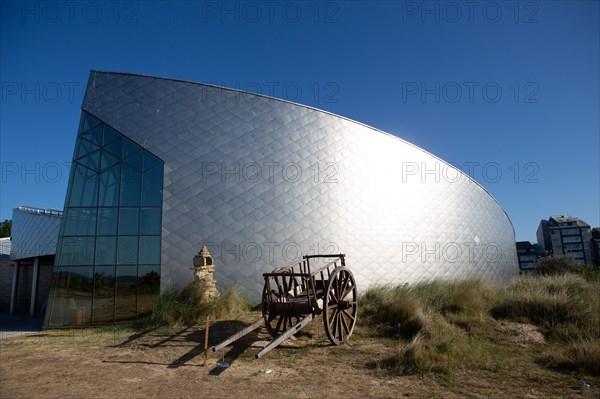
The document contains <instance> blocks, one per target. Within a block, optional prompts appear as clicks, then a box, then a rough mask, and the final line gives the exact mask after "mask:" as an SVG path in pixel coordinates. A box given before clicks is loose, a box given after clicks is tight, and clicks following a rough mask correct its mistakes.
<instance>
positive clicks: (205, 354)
mask: <svg viewBox="0 0 600 399" xmlns="http://www.w3.org/2000/svg"><path fill="white" fill-rule="evenodd" d="M209 320H210V316H209V315H207V316H206V329H205V330H204V366H206V361H207V359H208V322H209Z"/></svg>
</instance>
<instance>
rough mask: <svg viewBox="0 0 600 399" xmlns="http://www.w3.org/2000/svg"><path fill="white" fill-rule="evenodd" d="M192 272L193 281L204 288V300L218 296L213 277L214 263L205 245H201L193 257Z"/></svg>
mask: <svg viewBox="0 0 600 399" xmlns="http://www.w3.org/2000/svg"><path fill="white" fill-rule="evenodd" d="M192 270H193V271H194V280H196V281H198V282H200V284H201V285H202V287H203V288H204V299H205V300H208V299H212V298H214V297H217V296H219V291H217V281H216V280H215V278H214V276H213V273H214V272H215V262H214V259H213V257H212V256H211V255H210V252H208V248H206V245H203V246H202V249H201V250H200V252H198V254H197V255H196V256H195V257H194V267H193V268H192Z"/></svg>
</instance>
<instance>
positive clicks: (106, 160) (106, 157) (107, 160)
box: [100, 151, 121, 171]
mask: <svg viewBox="0 0 600 399" xmlns="http://www.w3.org/2000/svg"><path fill="white" fill-rule="evenodd" d="M100 161H101V164H100V167H101V170H102V171H104V170H106V169H108V168H110V167H111V166H114V165H116V164H117V163H119V162H120V161H121V160H120V159H119V158H117V157H115V156H113V155H111V154H110V153H109V152H108V151H102V156H101V159H100Z"/></svg>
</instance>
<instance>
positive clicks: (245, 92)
mask: <svg viewBox="0 0 600 399" xmlns="http://www.w3.org/2000/svg"><path fill="white" fill-rule="evenodd" d="M95 72H98V73H105V74H111V75H127V76H139V77H143V78H152V79H162V80H169V81H172V82H181V83H189V84H194V85H199V86H205V87H213V88H216V89H220V90H227V91H232V92H235V93H242V94H248V95H252V96H256V97H263V98H266V99H269V100H274V101H280V102H282V103H286V104H291V105H294V106H297V107H303V108H306V109H309V110H312V111H317V112H321V113H324V114H327V115H331V116H334V117H336V118H340V119H344V120H347V121H349V122H352V123H356V124H358V125H361V126H364V127H366V128H368V129H371V130H374V131H376V132H378V133H381V134H384V135H386V136H389V137H392V138H394V139H396V140H400V141H402V142H403V143H405V144H408V145H410V146H411V147H414V148H416V149H418V150H420V151H423V152H424V153H426V154H428V155H430V156H432V157H433V158H435V159H437V160H438V161H440V162H442V163H444V164H445V165H448V166H451V167H453V168H455V169H457V168H456V167H455V166H453V165H451V164H449V163H448V162H446V161H444V160H443V159H441V158H440V157H438V156H436V155H434V154H432V153H430V152H429V151H427V150H425V149H423V148H421V147H419V146H418V145H415V144H413V143H411V142H410V141H406V140H404V139H403V138H401V137H398V136H395V135H393V134H391V133H388V132H385V131H383V130H381V129H378V128H376V127H373V126H370V125H367V124H366V123H363V122H359V121H356V120H354V119H351V118H348V117H346V116H343V115H338V114H334V113H333V112H329V111H325V110H322V109H320V108H316V107H311V106H309V105H305V104H300V103H296V102H294V101H289V100H284V99H281V98H277V97H272V96H267V95H265V94H259V93H252V92H250V91H245V90H239V89H233V88H230V87H225V86H219V85H215V84H209V83H200V82H193V81H191V80H185V79H173V78H165V77H162V76H153V75H146V74H142V73H131V72H112V71H102V70H98V69H91V70H90V78H91V74H92V73H95ZM457 170H458V171H459V172H460V173H461V174H463V175H464V176H466V177H467V178H468V179H469V180H470V181H471V182H472V183H474V184H476V185H477V186H478V187H479V188H480V189H482V190H483V191H484V192H485V193H486V194H487V195H489V196H490V197H491V198H492V199H493V200H494V202H496V204H498V207H500V209H501V210H502V212H504V215H505V216H506V219H508V222H509V223H510V227H511V228H512V229H513V235H514V234H515V227H514V226H513V224H512V221H511V220H510V217H509V216H508V213H507V212H506V210H505V209H504V208H503V207H502V205H501V204H500V202H499V201H498V200H497V199H496V198H495V197H494V196H493V195H492V194H491V193H490V192H489V191H488V190H487V189H486V188H485V187H483V186H482V185H481V184H480V183H479V182H478V181H477V180H475V179H473V178H472V177H471V176H469V175H468V174H466V173H464V172H463V171H462V170H460V169H457Z"/></svg>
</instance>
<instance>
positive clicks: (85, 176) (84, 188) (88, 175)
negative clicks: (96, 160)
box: [69, 163, 98, 206]
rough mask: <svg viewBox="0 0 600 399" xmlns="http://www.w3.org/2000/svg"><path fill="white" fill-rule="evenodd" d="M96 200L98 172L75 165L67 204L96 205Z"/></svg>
mask: <svg viewBox="0 0 600 399" xmlns="http://www.w3.org/2000/svg"><path fill="white" fill-rule="evenodd" d="M76 165H77V163H76ZM97 201H98V174H97V173H95V172H93V171H91V170H89V169H88V168H85V167H83V166H81V165H77V166H76V169H75V177H74V178H73V186H72V189H71V199H70V201H69V206H96V203H97Z"/></svg>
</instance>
